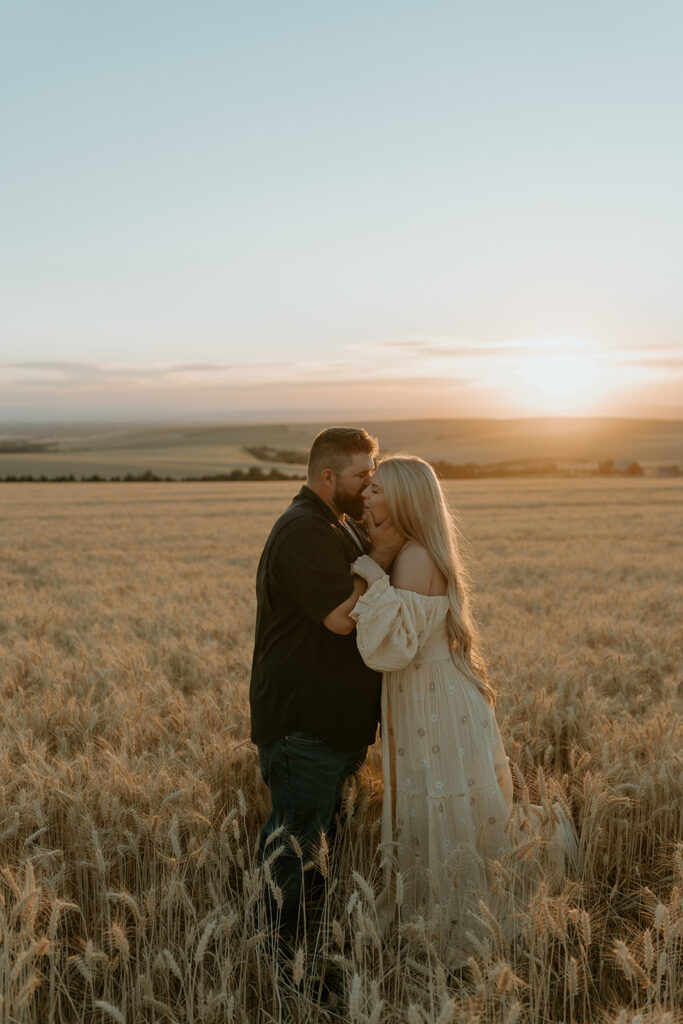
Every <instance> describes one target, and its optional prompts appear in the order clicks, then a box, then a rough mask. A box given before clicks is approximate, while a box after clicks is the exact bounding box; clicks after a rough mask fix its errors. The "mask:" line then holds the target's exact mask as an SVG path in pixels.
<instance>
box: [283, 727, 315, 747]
mask: <svg viewBox="0 0 683 1024" xmlns="http://www.w3.org/2000/svg"><path fill="white" fill-rule="evenodd" d="M285 739H286V740H287V741H288V742H291V743H298V744H300V745H301V746H302V747H321V746H324V745H325V740H321V739H318V737H317V736H312V735H311V733H310V732H304V731H303V729H294V730H293V731H292V732H288V733H287V735H286V737H285Z"/></svg>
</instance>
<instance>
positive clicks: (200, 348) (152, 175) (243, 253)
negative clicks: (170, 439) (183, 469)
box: [0, 0, 683, 422]
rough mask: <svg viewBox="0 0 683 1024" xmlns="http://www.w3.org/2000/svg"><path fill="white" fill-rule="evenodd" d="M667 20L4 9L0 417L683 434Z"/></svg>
mask: <svg viewBox="0 0 683 1024" xmlns="http://www.w3.org/2000/svg"><path fill="white" fill-rule="evenodd" d="M681 52H683V5H682V4H680V2H678V0H675V2H674V0H672V2H662V0H650V2H648V3H645V2H644V0H643V2H637V3H636V2H632V0H619V2H613V0H590V2H584V0H574V2H572V3H571V4H570V3H559V2H557V3H555V2H549V0H543V2H534V0H514V2H511V0H503V2H497V0H467V2H464V0H439V2H434V0H420V2H417V0H416V2H405V0H388V2H387V0H375V2H373V0H363V2H357V0H345V2H344V3H343V4H341V3H332V2H327V0H315V2H304V0H288V2H287V3H283V2H281V0H252V2H250V3H236V2H232V0H223V2H218V0H193V2H191V3H190V2H178V0H144V2H140V0H135V2H130V0H119V2H117V3H116V4H111V3H106V4H105V3H103V2H100V0H87V2H73V0H61V2H60V3H55V2H54V0H0V118H1V121H0V124H1V126H2V138H3V144H2V160H1V161H0V203H1V206H2V209H1V219H0V224H1V229H0V420H3V419H4V420H25V421H26V422H28V421H30V420H32V419H33V420H36V419H38V420H39V419H41V418H42V419H50V418H71V419H88V418H92V419H97V418H103V417H104V418H112V417H114V418H124V419H125V418H126V417H130V418H136V419H140V418H150V419H154V418H164V419H169V418H174V417H178V418H183V419H202V418H211V419H213V420H221V419H222V420H226V421H235V420H240V419H245V420H246V419H251V420H253V419H259V418H261V419H268V418H273V417H275V418H281V417H282V416H288V417H289V418H290V419H297V418H299V419H301V418H306V416H311V417H312V418H316V419H319V418H320V416H321V414H327V415H330V416H332V415H336V416H352V415H356V414H362V415H364V416H365V417H366V418H368V419H372V418H374V419H376V418H379V417H388V416H390V417H395V418H399V417H400V418H409V417H412V416H428V415H434V416H446V415H448V416H493V417H505V416H527V415H545V414H555V413H556V414H561V415H587V414H590V415H618V416H657V417H662V418H683V413H682V410H683V288H681V280H682V277H683V274H682V271H683V201H682V198H681V187H680V182H681V181H683V133H682V132H681V124H682V123H683V61H681V59H680V54H681Z"/></svg>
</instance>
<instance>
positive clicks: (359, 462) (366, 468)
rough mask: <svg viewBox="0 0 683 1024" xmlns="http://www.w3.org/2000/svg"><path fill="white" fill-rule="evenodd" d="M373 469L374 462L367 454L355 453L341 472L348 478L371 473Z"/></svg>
mask: <svg viewBox="0 0 683 1024" xmlns="http://www.w3.org/2000/svg"><path fill="white" fill-rule="evenodd" d="M374 468H375V460H374V459H373V457H372V455H368V453H367V452H356V454H355V455H353V456H351V461H350V462H349V464H348V466H346V468H345V469H344V470H343V472H344V473H346V474H347V475H348V476H354V475H355V474H356V473H372V471H373V470H374Z"/></svg>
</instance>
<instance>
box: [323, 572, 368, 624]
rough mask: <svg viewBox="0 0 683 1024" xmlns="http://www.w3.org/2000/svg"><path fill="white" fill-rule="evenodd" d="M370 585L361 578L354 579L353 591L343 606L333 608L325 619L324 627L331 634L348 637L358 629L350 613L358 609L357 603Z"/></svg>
mask: <svg viewBox="0 0 683 1024" xmlns="http://www.w3.org/2000/svg"><path fill="white" fill-rule="evenodd" d="M367 588H368V585H367V583H366V582H365V580H362V579H361V578H360V576H354V577H353V591H352V592H351V597H349V598H348V599H347V600H346V601H344V602H343V604H340V605H338V606H337V607H336V608H333V609H332V611H331V612H330V614H329V615H326V616H325V618H324V619H323V626H327V628H328V629H329V630H330V632H331V633H336V634H337V635H338V636H348V634H349V633H352V632H353V630H354V629H355V628H356V623H355V622H354V621H353V619H351V618H349V612H350V611H351V610H352V609H353V608H355V607H356V601H357V600H358V598H359V597H360V596H361V594H364V593H365V591H366V590H367Z"/></svg>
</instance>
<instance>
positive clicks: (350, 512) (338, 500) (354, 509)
mask: <svg viewBox="0 0 683 1024" xmlns="http://www.w3.org/2000/svg"><path fill="white" fill-rule="evenodd" d="M332 502H333V504H334V507H335V508H336V509H337V511H338V512H345V513H346V515H347V516H351V518H352V519H361V518H362V516H363V495H362V493H358V494H349V493H348V491H342V490H341V489H340V488H339V486H337V487H336V488H335V491H334V494H333V495H332Z"/></svg>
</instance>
